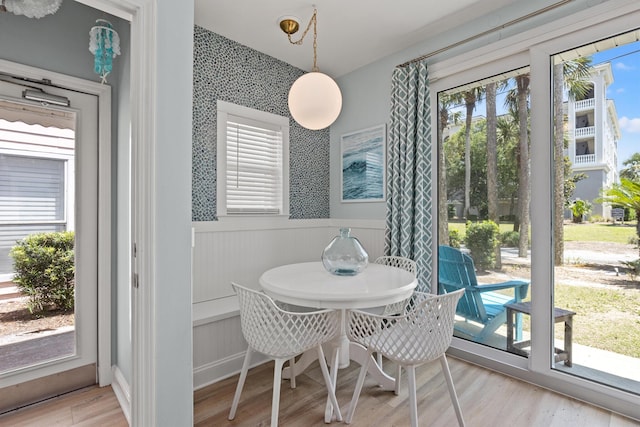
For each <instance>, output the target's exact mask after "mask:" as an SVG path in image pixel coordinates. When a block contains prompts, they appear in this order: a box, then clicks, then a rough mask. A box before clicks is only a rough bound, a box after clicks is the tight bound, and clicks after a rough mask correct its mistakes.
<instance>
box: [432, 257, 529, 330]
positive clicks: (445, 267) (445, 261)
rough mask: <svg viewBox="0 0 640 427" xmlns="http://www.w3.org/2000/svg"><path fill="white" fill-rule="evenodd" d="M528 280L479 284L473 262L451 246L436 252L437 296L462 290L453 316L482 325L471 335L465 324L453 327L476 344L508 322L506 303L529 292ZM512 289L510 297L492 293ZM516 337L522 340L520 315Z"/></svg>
mask: <svg viewBox="0 0 640 427" xmlns="http://www.w3.org/2000/svg"><path fill="white" fill-rule="evenodd" d="M529 283H530V282H529V281H528V280H510V281H508V282H501V283H494V284H478V280H477V278H476V269H475V266H474V264H473V260H472V259H471V257H470V256H469V255H467V254H464V253H462V252H461V251H460V250H458V249H455V248H452V247H450V246H445V245H441V246H440V247H439V252H438V287H439V292H440V293H448V292H453V291H456V290H458V289H464V290H465V293H464V295H463V296H462V298H460V301H459V302H458V307H457V309H456V314H458V315H459V316H461V317H464V318H465V319H466V320H467V321H473V322H477V323H479V324H480V325H482V326H483V327H482V329H481V331H480V332H479V333H476V334H474V333H471V332H470V329H468V328H464V325H459V324H458V323H457V324H456V330H458V331H460V332H462V333H463V334H465V335H470V336H471V337H472V338H474V340H476V341H478V342H484V341H485V340H486V339H487V338H488V337H489V336H490V335H491V334H493V333H494V332H495V331H496V329H498V328H499V327H500V326H501V325H502V324H504V323H506V321H507V313H506V311H507V309H506V308H505V307H504V305H505V304H507V303H510V302H520V301H522V300H523V299H524V298H526V296H527V292H528V291H529ZM501 289H513V294H514V295H513V296H510V295H505V294H502V293H498V292H495V291H497V290H501ZM515 329H516V331H515V337H516V340H517V341H519V340H521V339H522V315H521V314H517V315H516V322H515Z"/></svg>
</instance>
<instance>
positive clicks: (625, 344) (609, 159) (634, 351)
mask: <svg viewBox="0 0 640 427" xmlns="http://www.w3.org/2000/svg"><path fill="white" fill-rule="evenodd" d="M639 33H640V31H638V30H635V31H630V32H625V33H623V34H619V35H615V36H613V37H608V38H605V39H602V40H597V41H593V42H590V43H588V44H585V45H583V46H579V47H576V48H572V49H569V50H566V51H563V52H561V53H558V54H556V55H553V56H552V58H551V60H552V64H553V87H554V98H553V108H554V111H555V112H556V115H555V116H554V118H555V119H556V122H555V126H554V140H555V141H557V142H556V144H555V147H554V149H555V159H556V162H555V163H554V168H555V177H556V185H555V187H554V196H555V199H558V200H562V202H563V203H562V205H558V206H556V215H554V239H555V242H556V245H555V252H554V253H555V259H554V264H555V268H554V287H553V301H554V307H556V310H560V309H562V310H564V311H565V312H568V313H567V320H569V321H570V324H569V325H567V324H566V322H565V321H563V320H557V321H556V322H554V338H555V343H556V345H555V347H556V349H557V350H556V353H555V356H556V360H558V359H561V363H555V364H554V365H553V367H554V369H559V370H562V371H563V372H566V373H569V374H572V375H576V376H579V377H583V378H587V379H590V380H593V381H597V382H599V383H603V384H606V385H610V386H612V387H618V388H621V389H623V390H625V391H631V392H633V393H636V394H640V322H639V320H638V319H639V318H638V313H639V312H640V282H639V281H638V279H639V278H640V271H639V269H640V260H639V254H638V230H639V229H638V221H637V216H638V214H640V118H639V117H640V105H639V104H638V102H637V100H638V99H639V98H640V85H638V81H639V80H640V42H639V41H637V40H638V38H639ZM558 178H560V179H558ZM567 346H570V350H569V351H566V349H565V347H567Z"/></svg>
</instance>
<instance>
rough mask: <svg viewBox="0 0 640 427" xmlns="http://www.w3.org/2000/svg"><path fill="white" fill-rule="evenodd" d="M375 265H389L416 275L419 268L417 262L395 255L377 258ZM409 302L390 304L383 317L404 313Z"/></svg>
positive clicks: (386, 307) (385, 308)
mask: <svg viewBox="0 0 640 427" xmlns="http://www.w3.org/2000/svg"><path fill="white" fill-rule="evenodd" d="M374 263H375V264H382V265H388V266H391V267H397V268H401V269H403V270H406V271H408V272H409V273H411V274H413V275H414V276H415V275H416V273H417V271H418V268H417V266H416V262H415V261H414V260H412V259H409V258H405V257H401V256H395V255H384V256H381V257H378V258H376V260H375V261H374ZM407 301H408V300H402V301H400V302H397V303H394V304H388V305H386V306H385V307H384V311H383V312H382V314H383V315H386V314H399V313H402V312H403V311H404V309H405V307H406V306H407Z"/></svg>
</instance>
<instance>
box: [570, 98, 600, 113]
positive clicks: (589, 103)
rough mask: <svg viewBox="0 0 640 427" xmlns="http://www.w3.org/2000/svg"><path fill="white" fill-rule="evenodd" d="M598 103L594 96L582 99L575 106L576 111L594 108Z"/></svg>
mask: <svg viewBox="0 0 640 427" xmlns="http://www.w3.org/2000/svg"><path fill="white" fill-rule="evenodd" d="M595 105H596V100H595V99H594V98H589V99H583V100H582V101H576V102H575V104H574V106H573V108H574V109H575V110H576V111H580V110H588V109H592V108H593V107H595Z"/></svg>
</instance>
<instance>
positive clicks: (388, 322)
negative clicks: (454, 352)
mask: <svg viewBox="0 0 640 427" xmlns="http://www.w3.org/2000/svg"><path fill="white" fill-rule="evenodd" d="M463 292H464V290H460V291H456V292H452V293H448V294H444V295H433V294H425V293H422V292H414V295H413V297H412V299H411V300H410V301H409V305H408V306H409V308H408V309H407V311H406V313H405V314H403V315H401V316H398V315H395V316H387V315H375V314H371V313H367V312H364V311H360V310H351V311H349V326H348V328H347V333H348V336H349V338H350V339H351V340H352V341H355V342H357V343H360V344H362V345H364V346H365V347H367V348H368V349H369V350H370V351H371V352H377V353H381V354H383V355H384V356H385V357H387V358H388V359H390V360H392V361H394V362H397V363H399V364H402V365H419V364H421V363H424V362H428V361H431V360H434V359H436V358H438V357H440V356H441V355H442V354H443V353H444V352H445V351H446V350H447V348H449V345H451V339H452V337H453V324H454V320H455V312H456V305H457V304H458V300H459V299H460V297H461V296H462V293H463Z"/></svg>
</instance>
